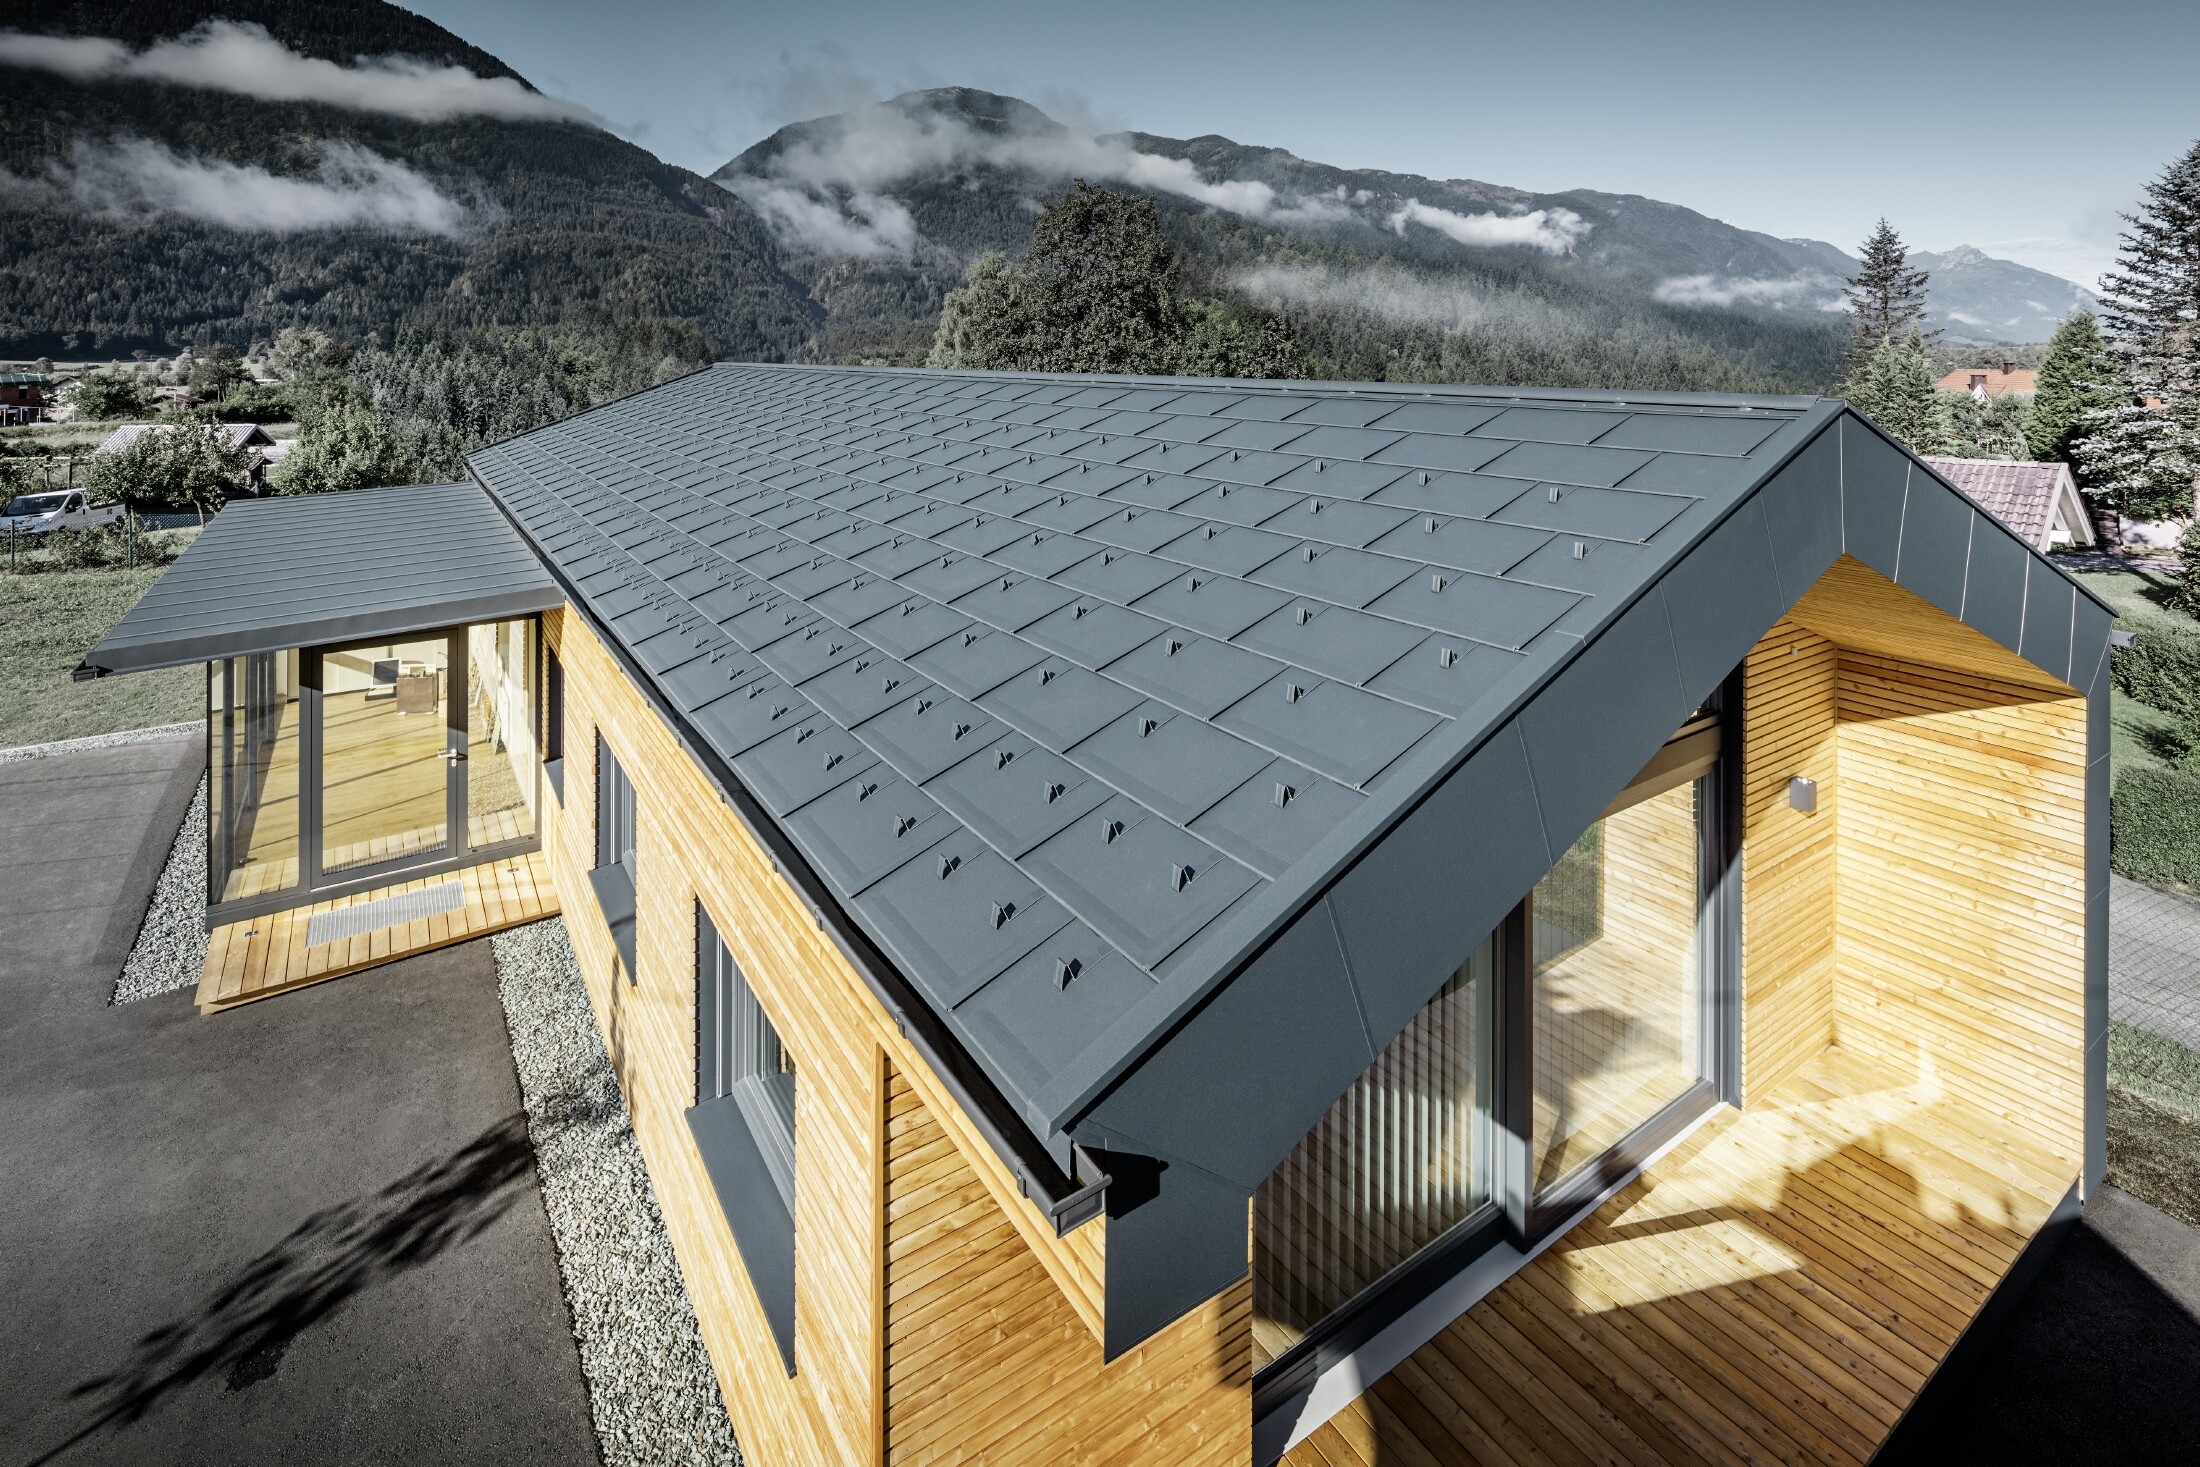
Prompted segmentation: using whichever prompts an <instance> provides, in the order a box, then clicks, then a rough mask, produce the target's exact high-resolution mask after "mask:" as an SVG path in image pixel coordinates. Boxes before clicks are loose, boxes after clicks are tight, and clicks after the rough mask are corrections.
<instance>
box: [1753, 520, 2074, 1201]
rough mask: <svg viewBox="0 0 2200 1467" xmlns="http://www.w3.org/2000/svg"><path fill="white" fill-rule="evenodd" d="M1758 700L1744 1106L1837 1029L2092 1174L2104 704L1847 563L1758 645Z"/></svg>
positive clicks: (2008, 1136) (1839, 1037)
mask: <svg viewBox="0 0 2200 1467" xmlns="http://www.w3.org/2000/svg"><path fill="white" fill-rule="evenodd" d="M1743 707H1744V713H1743V716H1744V734H1743V786H1744V807H1745V817H1744V818H1745V826H1744V829H1745V836H1744V849H1743V862H1744V865H1743V924H1744V926H1743V932H1744V949H1743V952H1744V957H1743V973H1744V979H1743V1079H1744V1101H1745V1104H1746V1103H1751V1102H1753V1101H1754V1099H1755V1098H1756V1097H1759V1096H1762V1095H1764V1094H1767V1093H1769V1092H1770V1091H1771V1090H1773V1089H1776V1088H1778V1087H1779V1085H1780V1084H1781V1083H1782V1082H1783V1081H1784V1080H1785V1079H1786V1078H1787V1077H1788V1076H1789V1075H1792V1074H1793V1073H1795V1071H1796V1070H1797V1068H1798V1067H1800V1066H1801V1065H1802V1064H1804V1063H1806V1062H1808V1061H1809V1059H1810V1058H1811V1057H1812V1056H1813V1055H1814V1054H1815V1053H1816V1052H1817V1050H1819V1049H1821V1048H1823V1047H1824V1046H1825V1045H1827V1044H1829V1043H1832V1044H1839V1045H1841V1046H1843V1047H1844V1048H1852V1049H1857V1050H1860V1051H1866V1052H1869V1053H1871V1054H1873V1055H1875V1056H1877V1057H1879V1058H1881V1059H1884V1060H1887V1061H1890V1062H1892V1063H1895V1064H1897V1065H1901V1066H1904V1067H1907V1068H1908V1069H1910V1070H1911V1071H1913V1072H1915V1073H1918V1074H1921V1075H1931V1076H1933V1077H1935V1083H1938V1084H1941V1085H1944V1086H1946V1087H1949V1088H1950V1089H1951V1091H1954V1092H1960V1093H1961V1095H1962V1096H1963V1097H1964V1099H1965V1100H1966V1101H1967V1102H1969V1103H1970V1104H1972V1105H1973V1106H1974V1107H1976V1109H1977V1111H1978V1113H1979V1114H1980V1115H1981V1116H1982V1117H1990V1118H1992V1119H1991V1125H1990V1126H1989V1127H1988V1129H1989V1130H1991V1131H1993V1132H1995V1133H1997V1134H1999V1135H2000V1136H2002V1137H2003V1138H2005V1139H2004V1141H2003V1144H2012V1143H2013V1142H2015V1141H2016V1140H2017V1139H2018V1138H2019V1137H2020V1136H2021V1139H2022V1142H2023V1144H2025V1145H2026V1146H2027V1147H2029V1148H2032V1149H2034V1150H2037V1149H2040V1148H2045V1150H2046V1152H2047V1153H2048V1154H2050V1155H2053V1156H2055V1157H2058V1158H2061V1159H2064V1160H2067V1162H2068V1163H2069V1166H2070V1169H2071V1170H2072V1171H2073V1172H2074V1171H2075V1169H2076V1167H2077V1165H2078V1159H2079V1156H2080V1154H2081V1138H2082V1131H2083V1124H2082V1116H2083V1106H2084V1096H2083V1052H2084V1051H2083V1035H2084V1022H2085V1021H2084V952H2085V909H2084V891H2085V756H2086V707H2085V700H2084V699H2083V698H2082V697H2080V696H2078V695H2077V694H2076V693H2075V691H2074V690H2072V689H2071V688H2070V687H2068V686H2066V685H2064V684H2062V683H2060V682H2057V681H2056V680H2055V679H2053V678H2051V677H2049V676H2048V675H2046V674H2045V673H2042V672H2041V671H2040V670H2039V669H2038V668H2036V667H2034V666H2032V665H2031V664H2030V663H2027V662H2025V661H2023V660H2022V659H2020V658H2018V657H2017V656H2015V654H2013V653H2011V652H2009V651H2007V650H2006V649H2005V648H2003V647H2001V646H1999V645H1998V644H1996V643H1994V642H1993V641H1991V640H1989V639H1988V638H1986V637H1984V636H1982V635H1981V634H1979V633H1978V632H1976V631H1973V630H1972V629H1971V628H1969V627H1967V626H1964V625H1963V624H1962V623H1960V622H1958V621H1956V620H1955V619H1954V618H1952V617H1949V616H1947V615H1945V614H1943V613H1942V612H1940V611H1939V610H1937V609H1936V608H1934V607H1933V606H1931V605H1930V604H1928V603H1927V602H1925V601H1923V600H1922V599H1920V598H1919V597H1917V596H1915V595H1913V594H1911V593H1910V592H1908V591H1905V590H1902V589H1901V588H1899V587H1897V586H1895V585H1893V584H1892V583H1891V582H1889V581H1887V580H1886V579H1884V578H1883V577H1881V576H1879V575H1878V574H1877V573H1876V572H1874V571H1872V570H1870V569H1868V568H1867V567H1865V566H1863V565H1861V564H1859V563H1857V562H1856V561H1854V560H1850V559H1848V558H1846V557H1844V558H1842V559H1841V560H1838V561H1836V562H1835V563H1834V565H1833V566H1832V568H1830V569H1829V570H1828V571H1827V572H1826V574H1825V575H1824V576H1823V577H1822V578H1821V579H1820V580H1819V582H1818V584H1817V585H1815V586H1813V587H1812V588H1811V590H1810V592H1809V593H1808V594H1807V595H1805V596H1804V597H1803V599H1802V600H1801V601H1800V602H1799V603H1797V605H1796V606H1795V607H1794V608H1793V610H1792V611H1790V613H1789V614H1788V617H1787V618H1786V619H1784V620H1783V621H1782V622H1781V623H1780V624H1779V625H1777V626H1775V627H1774V628H1773V630H1772V631H1771V632H1769V633H1768V634H1767V635H1766V636H1765V637H1764V639H1763V640H1762V641H1761V642H1760V643H1759V644H1758V646H1757V647H1756V649H1755V650H1753V651H1752V652H1751V654H1750V656H1749V659H1748V661H1747V663H1746V664H1745V682H1744V696H1743ZM1794 775H1801V776H1804V777H1807V778H1813V779H1816V780H1817V782H1818V808H1817V810H1816V812H1815V813H1813V814H1803V813H1801V812H1798V811H1795V810H1792V809H1790V808H1789V807H1788V803H1787V781H1788V779H1789V778H1790V777H1791V776H1794Z"/></svg>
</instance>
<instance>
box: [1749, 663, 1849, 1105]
mask: <svg viewBox="0 0 2200 1467" xmlns="http://www.w3.org/2000/svg"><path fill="white" fill-rule="evenodd" d="M1838 662H1839V658H1838V656H1837V651H1836V648H1835V646H1834V644H1833V643H1832V642H1830V641H1828V640H1827V639H1826V638H1824V637H1822V636H1819V635H1818V634H1817V633H1816V632H1814V631H1811V630H1810V629H1809V628H1808V627H1805V626H1803V625H1801V624H1800V623H1798V622H1794V621H1786V620H1783V621H1781V622H1780V623H1779V624H1778V625H1777V626H1775V627H1774V628H1773V629H1772V630H1771V632H1769V633H1767V634H1766V636H1765V638H1764V640H1762V641H1761V642H1759V643H1758V644H1757V646H1756V648H1755V649H1754V650H1752V651H1751V652H1750V654H1749V658H1748V660H1747V662H1745V663H1744V665H1743V671H1742V810H1743V815H1742V942H1743V947H1742V972H1743V975H1744V978H1743V985H1742V1100H1743V1104H1745V1105H1748V1104H1754V1103H1755V1102H1756V1100H1757V1099H1758V1098H1759V1097H1761V1096H1765V1095H1769V1094H1771V1093H1772V1092H1773V1091H1775V1090H1777V1089H1779V1088H1780V1085H1781V1083H1782V1082H1783V1081H1785V1080H1786V1079H1787V1077H1788V1076H1790V1075H1792V1074H1794V1073H1795V1071H1796V1070H1797V1069H1798V1068H1800V1067H1801V1066H1802V1065H1803V1064H1805V1063H1807V1062H1808V1061H1809V1060H1810V1059H1811V1057H1812V1056H1814V1055H1816V1054H1817V1053H1818V1052H1819V1051H1820V1050H1822V1049H1824V1048H1825V1047H1826V1046H1827V1045H1828V1044H1830V1043H1832V1042H1833V987H1834V959H1835V953H1834V938H1835V917H1836V913H1837V910H1838V888H1837V886H1836V883H1835V873H1836V869H1837V866H1836V862H1835V859H1834V831H1835V811H1836V808H1837V802H1838V801H1839V799H1840V782H1839V780H1838V779H1837V778H1836V777H1835V772H1836V764H1835V743H1834V736H1835V732H1836V727H1837V725H1836V720H1835V670H1836V667H1837V666H1838ZM1798 777H1799V778H1803V779H1811V780H1816V781H1817V783H1818V809H1817V811H1816V813H1814V814H1804V813H1803V812H1801V811H1799V810H1796V809H1793V808H1791V807H1790V805H1789V803H1788V781H1789V780H1790V779H1794V778H1798Z"/></svg>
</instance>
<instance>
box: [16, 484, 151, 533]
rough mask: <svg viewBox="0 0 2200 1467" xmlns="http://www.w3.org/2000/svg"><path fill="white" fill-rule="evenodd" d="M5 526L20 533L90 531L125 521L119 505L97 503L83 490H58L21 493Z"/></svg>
mask: <svg viewBox="0 0 2200 1467" xmlns="http://www.w3.org/2000/svg"><path fill="white" fill-rule="evenodd" d="M5 515H6V524H5V528H6V529H9V530H12V531H14V532H15V533H16V534H19V535H44V534H48V533H50V532H52V531H54V530H88V529H90V528H91V527H92V526H94V525H119V524H121V523H122V506H121V505H119V504H102V505H97V506H95V505H93V504H92V503H91V502H90V500H89V499H87V498H86V497H85V494H84V491H83V490H81V489H56V490H54V491H52V492H51V493H47V494H19V495H17V496H16V497H15V498H13V499H11V500H9V501H8V507H7V509H6V511H5Z"/></svg>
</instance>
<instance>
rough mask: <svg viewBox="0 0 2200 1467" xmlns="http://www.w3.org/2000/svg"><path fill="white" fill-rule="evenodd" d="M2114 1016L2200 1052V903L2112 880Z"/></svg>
mask: <svg viewBox="0 0 2200 1467" xmlns="http://www.w3.org/2000/svg"><path fill="white" fill-rule="evenodd" d="M2108 1015H2109V1017H2110V1018H2112V1019H2114V1020H2116V1022H2117V1023H2119V1024H2129V1025H2131V1027H2133V1028H2134V1029H2147V1030H2151V1031H2152V1032H2154V1033H2156V1034H2159V1035H2161V1036H2163V1037H2164V1038H2165V1039H2174V1040H2176V1041H2177V1042H2178V1043H2179V1044H2182V1045H2184V1046H2185V1047H2186V1048H2187V1049H2193V1050H2200V898H2194V897H2188V896H2179V895H2177V894H2176V893H2174V892H2166V891H2156V890H2155V889H2154V888H2153V887H2151V886H2142V885H2140V884H2139V883H2138V882H2136V881H2126V880H2125V879H2124V878H2123V877H2121V876H2111V877H2110V878H2109V890H2108Z"/></svg>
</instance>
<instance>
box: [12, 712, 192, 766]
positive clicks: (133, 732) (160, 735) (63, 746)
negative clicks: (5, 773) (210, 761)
mask: <svg viewBox="0 0 2200 1467" xmlns="http://www.w3.org/2000/svg"><path fill="white" fill-rule="evenodd" d="M193 735H196V736H198V737H200V738H204V737H205V736H206V724H205V723H204V722H203V721H197V722H192V723H163V724H161V725H159V726H158V727H155V728H130V729H124V730H123V731H122V732H121V733H103V734H88V735H86V736H85V737H83V738H81V739H62V740H61V741H60V742H58V743H52V744H18V745H17V746H16V747H14V748H12V749H0V764H12V763H14V762H15V761H16V760H18V759H43V758H46V757H47V756H49V755H53V754H78V753H82V752H83V751H84V750H86V749H119V748H121V747H122V746H123V745H125V744H149V743H152V742H153V741H154V740H156V739H180V738H187V737H190V736H193Z"/></svg>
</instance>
